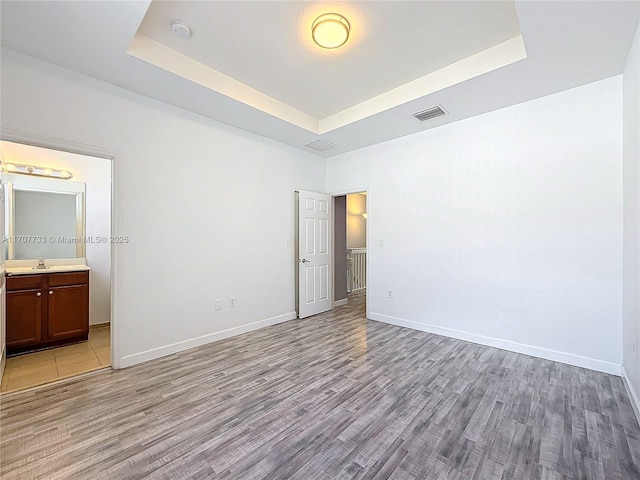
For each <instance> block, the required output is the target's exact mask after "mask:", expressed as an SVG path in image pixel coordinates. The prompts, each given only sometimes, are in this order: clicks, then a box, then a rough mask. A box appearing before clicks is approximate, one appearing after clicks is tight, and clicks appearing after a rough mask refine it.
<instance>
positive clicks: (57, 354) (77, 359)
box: [0, 324, 111, 393]
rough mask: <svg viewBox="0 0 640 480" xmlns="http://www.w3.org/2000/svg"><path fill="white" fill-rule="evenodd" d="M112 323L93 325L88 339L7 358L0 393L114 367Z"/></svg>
mask: <svg viewBox="0 0 640 480" xmlns="http://www.w3.org/2000/svg"><path fill="white" fill-rule="evenodd" d="M110 352H111V329H110V328H109V324H106V325H92V326H91V327H90V329H89V340H88V341H86V342H81V343H75V344H73V345H67V346H64V347H56V348H51V349H49V350H42V351H40V352H34V353H28V354H26V355H19V356H17V357H11V358H7V363H6V366H5V369H4V375H3V376H2V384H1V385H0V393H5V392H12V391H15V390H22V389H24V388H29V387H34V386H36V385H42V384H44V383H49V382H53V381H56V380H60V379H62V378H67V377H72V376H74V375H78V374H80V373H86V372H90V371H92V370H98V369H100V368H104V367H107V366H109V365H111V358H110V357H111V353H110Z"/></svg>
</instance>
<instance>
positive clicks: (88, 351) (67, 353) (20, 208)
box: [0, 140, 115, 394]
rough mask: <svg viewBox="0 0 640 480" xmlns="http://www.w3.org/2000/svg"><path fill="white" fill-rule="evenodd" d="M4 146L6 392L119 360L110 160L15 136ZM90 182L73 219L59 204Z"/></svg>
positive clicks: (0, 387) (3, 389) (0, 148)
mask: <svg viewBox="0 0 640 480" xmlns="http://www.w3.org/2000/svg"><path fill="white" fill-rule="evenodd" d="M0 151H1V152H2V162H3V166H2V171H3V178H2V180H3V181H2V184H3V198H5V200H6V199H7V198H9V201H8V202H5V208H4V217H5V218H4V222H3V223H4V225H3V240H4V241H3V248H2V260H3V263H4V272H3V273H2V275H3V279H4V280H5V282H4V294H3V300H5V305H6V307H5V308H4V312H3V314H4V318H3V319H2V323H3V327H4V328H3V330H2V331H3V335H2V337H3V338H2V339H1V340H2V346H1V347H0V348H2V347H4V351H3V356H4V355H6V359H5V364H4V371H3V372H2V383H1V385H0V394H3V393H8V392H12V391H17V390H23V389H25V388H31V387H35V386H39V385H43V384H46V383H51V382H55V381H58V380H62V379H66V378H69V377H73V376H77V375H82V374H85V373H88V372H92V371H95V370H101V369H104V368H109V367H110V366H111V363H112V362H111V360H112V358H111V355H112V346H113V341H112V328H111V321H112V312H111V305H112V291H111V286H112V281H111V277H112V268H111V265H112V261H111V258H112V248H113V241H114V240H115V237H113V234H112V159H109V158H102V157H97V156H90V155H85V154H79V153H71V152H68V151H63V150H58V149H51V148H44V147H40V146H33V145H28V144H25V143H19V142H15V141H8V140H2V141H0ZM72 184H73V185H74V187H73V188H71V185H72ZM78 186H80V187H78ZM82 187H83V188H84V191H83V193H82V194H77V196H76V197H74V198H75V199H76V200H75V203H74V202H73V201H72V202H71V206H70V207H68V208H72V209H73V208H74V205H75V208H77V209H76V210H74V211H75V213H76V218H75V222H76V223H75V224H74V223H73V222H74V220H73V219H69V218H68V217H69V214H68V212H67V211H65V210H59V211H58V210H55V211H54V210H51V208H53V205H54V204H58V203H60V204H61V205H62V204H69V203H70V202H69V199H68V198H66V197H68V195H65V194H67V193H68V192H67V191H68V190H73V189H74V188H75V189H78V188H82ZM37 202H42V203H37ZM81 204H82V209H80V205H81ZM61 208H62V207H61ZM29 209H32V210H29ZM80 211H82V217H83V219H82V222H80V221H79V217H80V213H78V212H80ZM51 212H54V213H51ZM72 213H73V212H72ZM38 219H40V220H38ZM70 222H71V225H69V223H70ZM43 224H47V225H43ZM65 225H66V228H67V229H69V228H71V231H69V230H64V228H65ZM79 225H82V227H81V228H80V227H79ZM46 228H53V229H54V230H50V231H49V230H46ZM58 228H59V229H61V230H60V231H59V232H58V231H57V230H55V229H58ZM73 228H76V229H75V230H73ZM25 229H26V230H25ZM27 230H28V231H27ZM74 232H75V233H74ZM38 244H39V245H38ZM9 245H10V246H11V248H7V247H8V246H9ZM38 249H40V250H38ZM69 249H71V250H69ZM74 249H75V250H74ZM9 251H11V253H9ZM38 252H41V253H38ZM77 252H82V254H81V255H82V256H80V254H79V253H77ZM38 257H40V258H41V260H40V261H38ZM38 263H40V264H41V265H40V267H42V268H38ZM31 264H33V265H31ZM12 322H14V323H12ZM16 325H19V326H16Z"/></svg>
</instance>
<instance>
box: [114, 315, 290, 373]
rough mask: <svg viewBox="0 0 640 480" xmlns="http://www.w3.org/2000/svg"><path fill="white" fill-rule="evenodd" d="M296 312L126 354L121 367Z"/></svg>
mask: <svg viewBox="0 0 640 480" xmlns="http://www.w3.org/2000/svg"><path fill="white" fill-rule="evenodd" d="M296 317H297V315H296V312H289V313H285V314H283V315H278V316H277V317H271V318H267V319H264V320H258V321H257V322H252V323H248V324H246V325H241V326H239V327H234V328H229V329H227V330H222V331H220V332H214V333H208V334H207V335H202V336H201V337H196V338H191V339H189V340H183V341H181V342H176V343H172V344H170V345H165V346H163V347H158V348H153V349H151V350H146V351H144V352H140V353H134V354H132V355H125V356H123V357H122V358H121V360H120V368H125V367H131V366H133V365H137V364H139V363H142V362H147V361H149V360H155V359H156V358H160V357H164V356H166V355H171V354H172V353H178V352H182V351H183V350H189V349H190V348H195V347H199V346H201V345H206V344H207V343H211V342H215V341H217V340H223V339H225V338H229V337H234V336H236V335H240V334H242V333H247V332H251V331H253V330H258V329H260V328H264V327H269V326H271V325H276V324H278V323H282V322H286V321H288V320H293V319H294V318H296Z"/></svg>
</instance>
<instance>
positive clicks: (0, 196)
mask: <svg viewBox="0 0 640 480" xmlns="http://www.w3.org/2000/svg"><path fill="white" fill-rule="evenodd" d="M0 163H4V161H3V159H2V152H0ZM0 171H2V172H3V170H0ZM3 177H4V173H0V231H1V232H2V237H4V236H5V235H6V230H5V225H4V216H5V213H4V194H5V193H4V178H3ZM5 248H6V242H2V244H1V245H0V379H1V378H2V375H3V374H4V366H5V361H6V358H7V352H6V350H7V349H6V344H7V314H6V298H5V295H6V293H5V290H6V288H5V278H4V276H5V270H4V256H5V251H6V250H5Z"/></svg>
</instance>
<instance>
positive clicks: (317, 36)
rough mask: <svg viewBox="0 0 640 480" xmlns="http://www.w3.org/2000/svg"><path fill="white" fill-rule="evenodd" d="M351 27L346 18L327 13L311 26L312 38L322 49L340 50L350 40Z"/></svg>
mask: <svg viewBox="0 0 640 480" xmlns="http://www.w3.org/2000/svg"><path fill="white" fill-rule="evenodd" d="M350 31H351V25H349V22H348V21H347V19H346V18H344V17H343V16H342V15H338V14H337V13H325V14H324V15H320V16H319V17H318V18H316V19H315V20H314V22H313V24H312V25H311V37H313V41H314V42H316V43H317V44H318V46H320V47H322V48H328V49H332V48H338V47H341V46H342V45H344V44H345V43H346V42H347V40H348V39H349V32H350Z"/></svg>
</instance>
